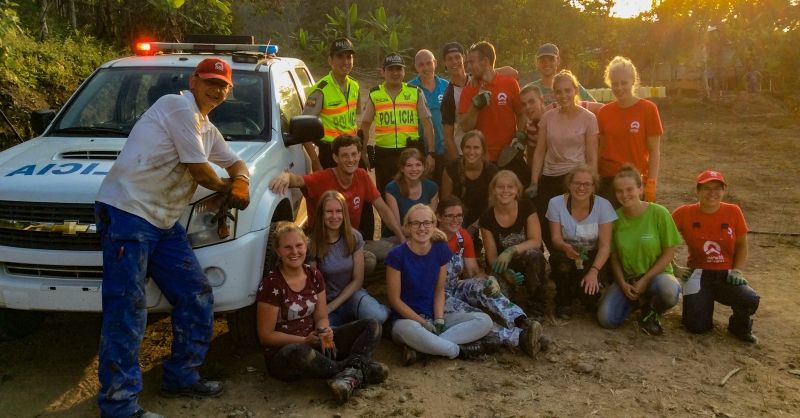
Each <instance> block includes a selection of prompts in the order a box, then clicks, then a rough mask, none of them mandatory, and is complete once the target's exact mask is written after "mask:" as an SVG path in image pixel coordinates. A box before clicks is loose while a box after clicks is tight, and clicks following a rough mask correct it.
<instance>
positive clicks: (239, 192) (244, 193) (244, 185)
mask: <svg viewBox="0 0 800 418" xmlns="http://www.w3.org/2000/svg"><path fill="white" fill-rule="evenodd" d="M228 202H230V205H231V206H233V207H235V208H236V209H239V210H244V209H246V208H247V205H249V204H250V180H249V179H248V178H247V177H246V176H236V177H234V178H232V179H231V191H230V193H229V194H228Z"/></svg>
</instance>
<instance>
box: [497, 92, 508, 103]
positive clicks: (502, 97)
mask: <svg viewBox="0 0 800 418" xmlns="http://www.w3.org/2000/svg"><path fill="white" fill-rule="evenodd" d="M507 102H508V94H506V93H505V92H500V93H497V104H498V105H500V106H505V105H506V103H507Z"/></svg>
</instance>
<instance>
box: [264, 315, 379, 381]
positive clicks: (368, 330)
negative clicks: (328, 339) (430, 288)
mask: <svg viewBox="0 0 800 418" xmlns="http://www.w3.org/2000/svg"><path fill="white" fill-rule="evenodd" d="M380 340H381V325H380V323H378V321H376V320H374V319H360V320H358V321H354V322H350V323H348V324H345V325H342V326H340V327H336V328H334V329H333V342H334V344H336V349H337V355H336V358H335V359H329V358H327V357H325V356H324V355H322V352H321V351H320V349H319V347H312V346H310V345H308V344H304V343H293V344H288V345H285V346H283V347H281V349H280V350H278V352H277V353H275V355H273V356H272V358H266V363H267V372H269V374H270V376H272V377H274V378H276V379H279V380H284V381H290V380H298V379H302V378H307V377H311V378H318V379H328V378H331V377H333V376H335V375H336V373H339V372H340V371H342V370H344V369H345V367H347V366H348V365H349V364H350V363H351V360H352V359H353V358H354V357H356V356H360V357H362V358H363V359H365V360H369V359H370V358H372V354H373V353H374V352H375V349H376V348H377V347H378V343H379V342H380Z"/></svg>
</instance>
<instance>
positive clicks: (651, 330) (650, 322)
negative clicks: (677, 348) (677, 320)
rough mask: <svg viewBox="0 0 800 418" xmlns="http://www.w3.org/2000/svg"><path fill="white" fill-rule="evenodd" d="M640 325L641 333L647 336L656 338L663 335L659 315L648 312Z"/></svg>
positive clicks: (654, 312)
mask: <svg viewBox="0 0 800 418" xmlns="http://www.w3.org/2000/svg"><path fill="white" fill-rule="evenodd" d="M640 325H641V327H642V331H643V332H644V333H645V334H647V335H651V336H656V335H661V334H663V333H664V328H662V327H661V314H659V313H656V311H650V312H649V313H648V314H647V315H645V316H644V318H642V320H641V323H640Z"/></svg>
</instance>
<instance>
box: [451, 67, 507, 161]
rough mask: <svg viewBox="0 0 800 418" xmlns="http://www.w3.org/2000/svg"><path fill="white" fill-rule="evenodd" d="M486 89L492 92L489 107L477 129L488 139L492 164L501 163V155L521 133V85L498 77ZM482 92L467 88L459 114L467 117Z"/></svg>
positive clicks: (474, 88) (459, 107)
mask: <svg viewBox="0 0 800 418" xmlns="http://www.w3.org/2000/svg"><path fill="white" fill-rule="evenodd" d="M483 88H484V89H485V90H489V91H490V92H492V98H491V100H490V101H489V105H488V106H486V107H484V108H483V109H481V110H480V111H479V112H478V120H477V124H476V125H475V128H476V129H478V130H480V131H481V132H482V133H483V136H485V137H486V148H487V151H488V153H489V160H490V161H497V159H498V158H499V157H500V151H501V150H502V149H503V147H504V146H506V145H507V144H508V143H510V142H511V138H512V137H513V136H514V133H516V132H517V113H519V112H520V111H521V110H522V102H521V101H520V100H519V83H517V79H515V78H514V77H507V76H504V75H502V74H496V75H495V76H494V79H493V80H492V82H491V83H488V84H484V86H483ZM478 91H480V87H479V86H477V85H473V84H469V83H468V84H467V85H466V86H464V89H463V90H462V91H461V99H460V100H459V102H458V113H467V111H469V107H470V106H472V98H473V97H475V95H476V94H478Z"/></svg>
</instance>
